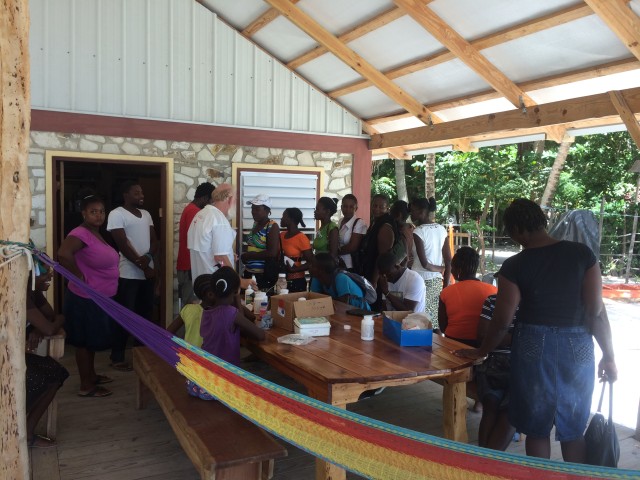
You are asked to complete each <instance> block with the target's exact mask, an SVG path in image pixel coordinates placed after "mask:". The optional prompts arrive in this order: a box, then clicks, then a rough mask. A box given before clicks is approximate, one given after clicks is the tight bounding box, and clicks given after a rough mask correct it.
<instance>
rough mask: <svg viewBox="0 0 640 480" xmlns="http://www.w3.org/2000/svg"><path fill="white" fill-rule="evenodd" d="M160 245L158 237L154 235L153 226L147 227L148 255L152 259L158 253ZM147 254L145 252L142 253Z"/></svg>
mask: <svg viewBox="0 0 640 480" xmlns="http://www.w3.org/2000/svg"><path fill="white" fill-rule="evenodd" d="M159 247H160V244H159V242H158V236H157V235H156V229H155V228H153V225H150V226H149V253H150V254H151V255H153V256H154V257H155V256H156V255H157V253H158V249H159ZM144 253H147V252H144Z"/></svg>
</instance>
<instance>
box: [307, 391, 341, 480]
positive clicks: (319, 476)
mask: <svg viewBox="0 0 640 480" xmlns="http://www.w3.org/2000/svg"><path fill="white" fill-rule="evenodd" d="M308 393H309V396H310V397H311V398H315V399H316V400H320V401H321V402H325V403H331V402H330V401H329V400H330V398H329V397H330V396H331V394H330V393H329V392H326V391H325V392H317V391H311V390H309V391H308ZM334 407H338V408H345V409H346V408H347V405H346V404H342V405H334ZM346 478H347V472H345V470H344V469H343V468H340V467H336V466H335V465H334V464H333V463H331V462H327V461H325V460H322V459H320V458H316V480H346Z"/></svg>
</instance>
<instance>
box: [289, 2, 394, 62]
mask: <svg viewBox="0 0 640 480" xmlns="http://www.w3.org/2000/svg"><path fill="white" fill-rule="evenodd" d="M405 15H406V14H405V13H404V12H403V11H402V10H401V9H399V8H398V7H392V8H390V9H389V10H387V11H386V12H383V13H381V14H380V15H376V16H375V17H374V18H372V19H370V20H367V21H366V22H365V23H363V24H361V25H358V26H357V27H355V28H352V29H351V30H349V31H348V32H345V33H343V34H342V35H340V36H339V37H338V40H340V41H341V42H342V43H345V44H347V43H349V42H352V41H354V40H356V39H357V38H360V37H362V36H364V35H366V34H367V33H370V32H373V31H374V30H377V29H378V28H381V27H384V26H385V25H387V24H388V23H391V22H393V21H394V20H397V19H398V18H400V17H403V16H405ZM325 53H327V49H326V48H325V47H323V46H322V45H318V46H317V47H315V48H313V49H311V50H309V51H308V52H305V53H303V54H302V55H300V56H298V57H296V58H294V59H293V60H291V61H290V62H289V63H287V67H289V68H290V69H291V70H295V69H296V68H298V67H300V66H301V65H304V64H305V63H307V62H310V61H311V60H314V59H316V58H318V57H320V56H322V55H324V54H325Z"/></svg>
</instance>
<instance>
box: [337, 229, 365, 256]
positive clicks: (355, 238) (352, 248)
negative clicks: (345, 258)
mask: <svg viewBox="0 0 640 480" xmlns="http://www.w3.org/2000/svg"><path fill="white" fill-rule="evenodd" d="M363 238H364V235H363V234H362V233H353V232H352V233H351V238H350V239H349V243H347V244H346V245H343V246H341V247H340V249H339V251H338V253H340V255H346V254H347V253H354V252H357V251H358V249H359V248H360V244H361V243H362V239H363Z"/></svg>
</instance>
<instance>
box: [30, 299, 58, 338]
mask: <svg viewBox="0 0 640 480" xmlns="http://www.w3.org/2000/svg"><path fill="white" fill-rule="evenodd" d="M27 321H28V322H29V323H30V324H31V325H33V327H34V328H35V329H37V330H38V331H40V332H41V333H42V334H43V335H45V336H49V335H55V334H56V333H58V331H59V330H60V329H61V328H62V325H63V324H64V317H63V316H62V315H54V317H53V321H51V319H49V318H47V317H46V316H45V315H44V314H43V313H42V311H40V309H39V308H38V307H36V306H35V305H29V306H28V308H27Z"/></svg>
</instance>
